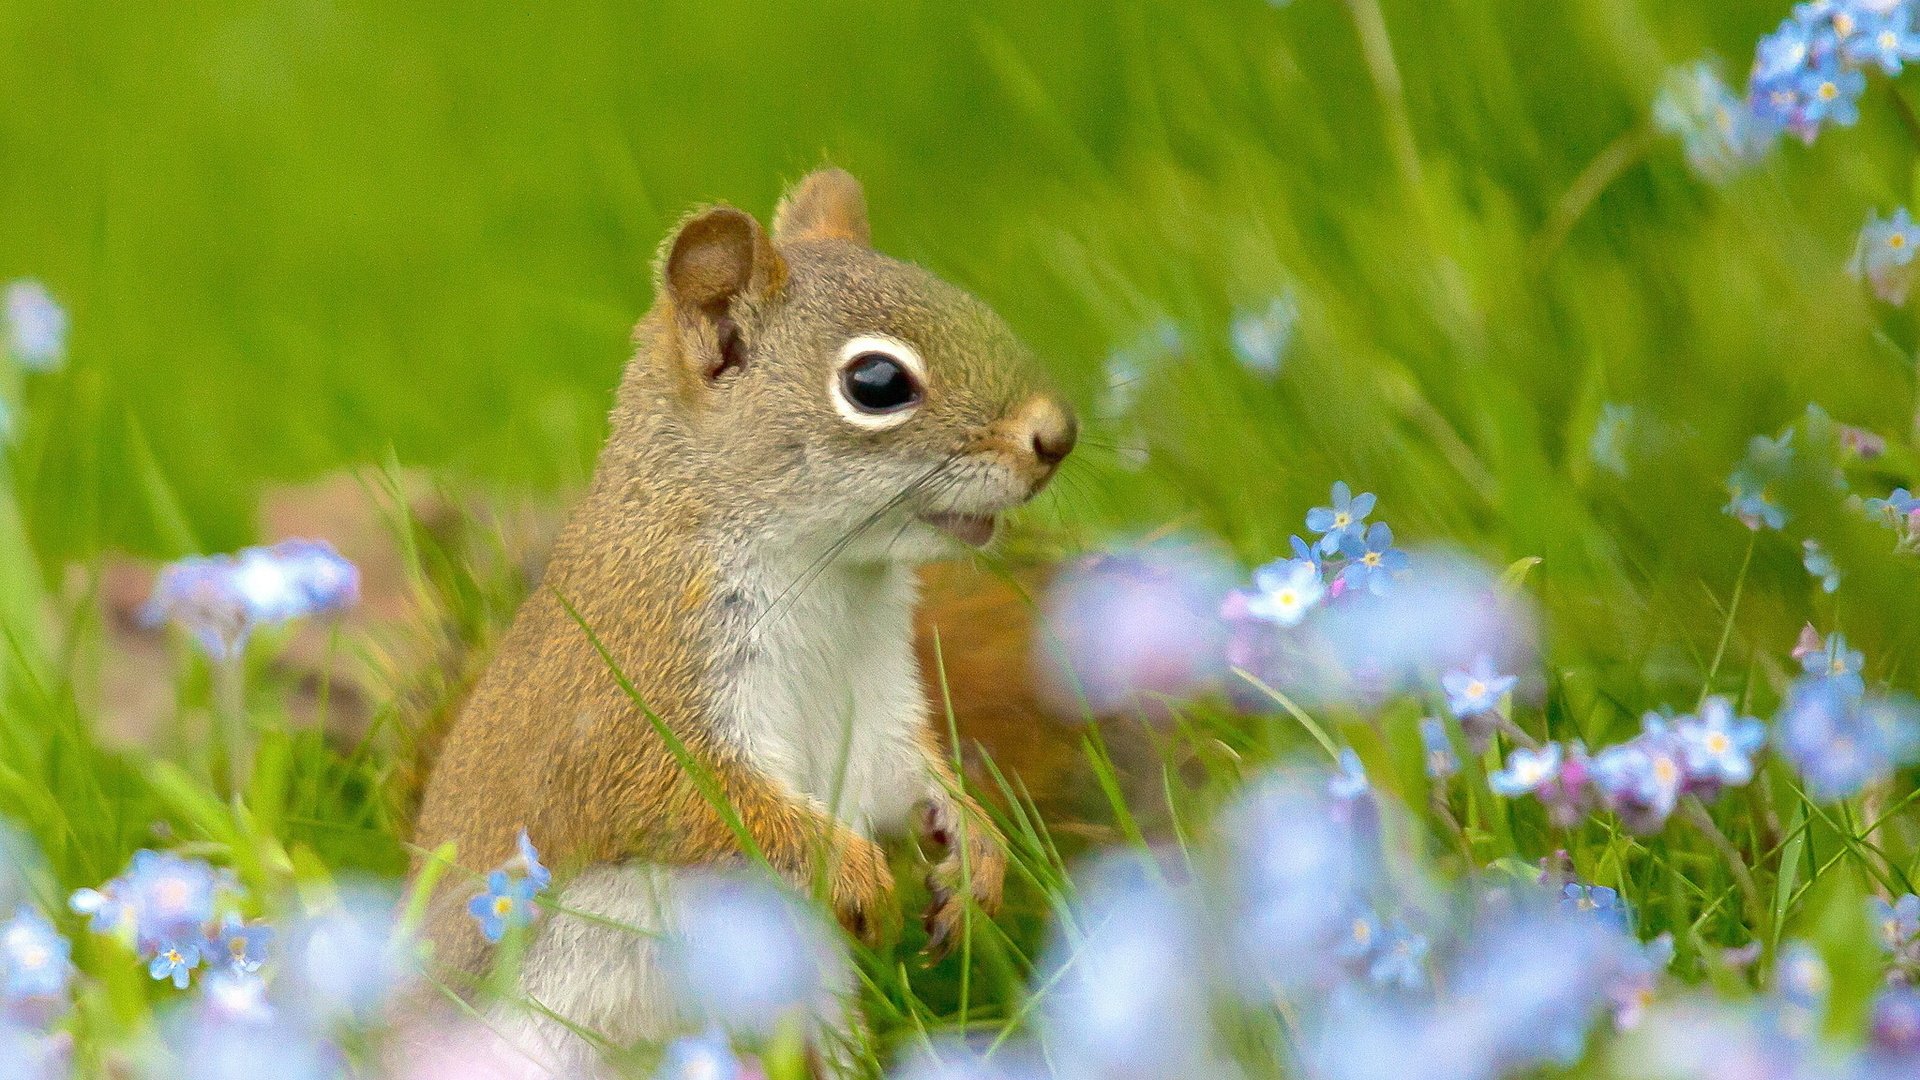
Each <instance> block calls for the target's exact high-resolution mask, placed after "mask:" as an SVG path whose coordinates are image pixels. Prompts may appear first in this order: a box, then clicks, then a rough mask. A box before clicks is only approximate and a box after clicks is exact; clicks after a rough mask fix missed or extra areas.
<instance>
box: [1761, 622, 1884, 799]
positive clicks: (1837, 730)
mask: <svg viewBox="0 0 1920 1080" xmlns="http://www.w3.org/2000/svg"><path fill="white" fill-rule="evenodd" d="M1841 644H1842V647H1844V642H1842V643H1841ZM1829 662H1830V661H1829ZM1858 679H1859V676H1858V675H1857V674H1854V673H1851V672H1845V673H1841V674H1837V675H1830V676H1815V675H1809V676H1806V677H1804V678H1801V679H1800V680H1798V681H1797V682H1795V683H1794V684H1793V686H1792V688H1791V689H1790V690H1789V691H1788V693H1787V699H1786V701H1785V702H1784V703H1782V704H1781V706H1780V713H1779V715H1778V716H1777V717H1775V719H1774V729H1775V730H1774V739H1775V742H1776V743H1777V744H1778V746H1779V748H1780V753H1781V754H1782V755H1783V756H1785V757H1786V759H1787V760H1788V762H1790V763H1791V764H1792V765H1793V767H1794V769H1795V770H1796V771H1798V772H1799V774H1800V776H1801V778H1802V779H1803V780H1804V781H1805V782H1806V786H1807V792H1808V794H1810V795H1812V796H1813V797H1814V798H1816V799H1821V800H1836V799H1845V798H1850V797H1852V796H1854V795H1857V794H1859V793H1860V792H1861V791H1862V790H1864V789H1865V788H1866V787H1867V786H1868V785H1870V784H1874V783H1877V782H1879V781H1881V780H1883V779H1885V778H1886V777H1888V776H1890V775H1891V774H1892V772H1893V770H1894V769H1895V768H1897V767H1899V766H1901V765H1904V764H1908V763H1910V762H1912V761H1913V760H1914V759H1915V756H1916V752H1920V702H1915V701H1914V700H1913V699H1912V698H1909V697H1907V696H1906V695H1904V694H1895V695H1867V694H1864V693H1863V692H1862V688H1861V687H1860V685H1859V683H1858Z"/></svg>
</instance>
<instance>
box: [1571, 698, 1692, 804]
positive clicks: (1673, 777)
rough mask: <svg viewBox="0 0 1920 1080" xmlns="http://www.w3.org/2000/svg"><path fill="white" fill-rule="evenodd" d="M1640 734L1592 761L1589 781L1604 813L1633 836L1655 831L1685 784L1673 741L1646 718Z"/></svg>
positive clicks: (1657, 719) (1678, 751) (1658, 723)
mask: <svg viewBox="0 0 1920 1080" xmlns="http://www.w3.org/2000/svg"><path fill="white" fill-rule="evenodd" d="M1644 726H1645V730H1644V731H1642V733H1641V734H1640V735H1638V736H1636V737H1635V738H1633V739H1632V740H1631V741H1628V742H1624V743H1621V744H1619V745H1618V746H1609V747H1607V748H1606V749H1605V750H1602V751H1601V752H1600V753H1599V755H1597V756H1596V757H1595V758H1594V759H1593V782H1594V785H1595V786H1596V787H1597V788H1599V790H1600V794H1601V796H1602V798H1604V799H1605V800H1606V804H1607V808H1608V809H1609V810H1612V811H1613V812H1614V813H1615V814H1617V815H1619V817H1620V820H1621V821H1622V823H1624V824H1625V825H1626V826H1627V828H1629V829H1631V830H1633V831H1634V832H1641V833H1647V832H1655V831H1657V830H1659V828H1660V827H1661V826H1662V825H1665V824H1666V821H1667V818H1668V817H1670V816H1671V815H1672V814H1673V809H1674V807H1675V806H1677V805H1678V804H1679V802H1680V793H1681V791H1682V790H1683V788H1684V787H1685V785H1686V782H1687V772H1686V765H1685V763H1684V761H1683V760H1682V757H1681V749H1680V746H1679V741H1678V740H1677V739H1675V738H1674V737H1673V736H1672V735H1671V734H1670V733H1669V732H1667V731H1666V728H1665V721H1664V720H1662V719H1661V718H1660V717H1659V716H1657V715H1654V714H1649V715H1648V717H1647V718H1646V720H1645V721H1644Z"/></svg>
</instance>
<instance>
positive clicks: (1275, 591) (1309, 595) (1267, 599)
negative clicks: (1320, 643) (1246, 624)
mask: <svg viewBox="0 0 1920 1080" xmlns="http://www.w3.org/2000/svg"><path fill="white" fill-rule="evenodd" d="M1253 585H1254V592H1253V594H1252V595H1250V596H1248V597H1247V600H1246V605H1247V613H1248V614H1249V615H1252V616H1253V617H1254V618H1256V619H1263V620H1265V621H1267V622H1270V623H1274V624H1276V625H1278V626H1298V625H1299V624H1300V620H1302V619H1304V618H1306V617H1307V612H1309V611H1311V610H1313V607H1314V605H1316V604H1318V603H1319V602H1320V601H1321V600H1322V599H1323V598H1324V597H1325V596H1326V594H1327V586H1326V582H1325V581H1324V580H1322V578H1321V576H1320V568H1319V566H1317V565H1316V564H1315V563H1314V562H1312V561H1311V560H1308V559H1282V560H1280V561H1278V562H1274V563H1269V564H1267V565H1266V566H1263V567H1261V568H1260V569H1258V570H1256V571H1254V573H1253Z"/></svg>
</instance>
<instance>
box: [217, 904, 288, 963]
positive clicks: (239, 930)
mask: <svg viewBox="0 0 1920 1080" xmlns="http://www.w3.org/2000/svg"><path fill="white" fill-rule="evenodd" d="M272 940H273V928H272V927H270V926H267V925H266V924H264V923H253V924H248V923H247V922H246V921H245V920H244V919H242V918H240V916H238V915H233V914H229V915H228V916H227V917H226V919H225V920H224V921H223V922H221V924H220V926H219V928H218V929H217V930H216V931H215V932H214V933H211V934H209V935H207V947H206V954H207V960H208V962H209V963H212V962H213V961H214V960H215V959H224V960H225V961H226V962H227V963H228V964H230V965H232V967H233V969H234V970H235V971H240V972H247V973H251V972H255V971H259V970H260V965H261V964H264V963H266V961H267V943H268V942H269V941H272Z"/></svg>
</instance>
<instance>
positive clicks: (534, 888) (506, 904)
mask: <svg viewBox="0 0 1920 1080" xmlns="http://www.w3.org/2000/svg"><path fill="white" fill-rule="evenodd" d="M514 849H515V850H514V853H513V854H512V855H510V856H508V858H507V860H506V861H505V862H503V863H501V864H500V865H499V866H496V867H494V868H493V870H491V871H490V872H488V874H487V884H486V888H485V889H483V890H481V892H480V894H479V895H478V896H475V897H474V898H473V899H472V900H470V901H468V902H467V913H468V914H469V915H472V916H473V919H474V921H475V922H476V923H478V924H479V925H480V933H481V934H483V935H484V936H485V937H486V939H487V940H488V941H492V942H498V941H499V940H500V939H501V938H504V937H506V936H507V932H508V931H510V930H520V929H524V928H526V927H528V926H531V925H533V917H534V915H535V914H536V913H537V911H538V909H537V908H536V907H535V905H534V898H535V897H537V896H539V895H540V894H541V893H542V892H545V891H546V889H547V886H549V885H551V884H553V873H552V871H550V870H548V869H547V868H546V867H545V866H542V865H541V864H540V852H539V851H538V850H537V849H535V848H534V846H533V841H532V840H531V839H529V838H528V837H527V830H525V829H521V830H520V835H519V837H518V838H517V839H516V840H515V841H514Z"/></svg>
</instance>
